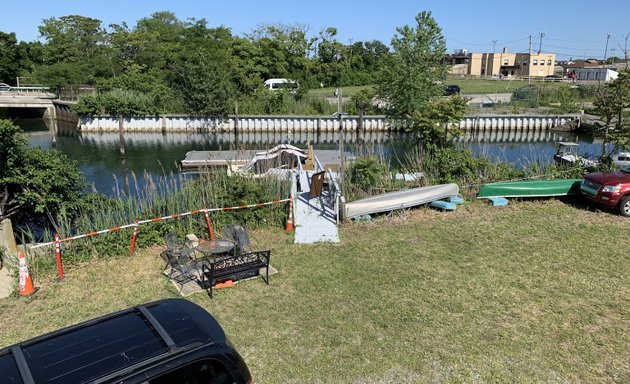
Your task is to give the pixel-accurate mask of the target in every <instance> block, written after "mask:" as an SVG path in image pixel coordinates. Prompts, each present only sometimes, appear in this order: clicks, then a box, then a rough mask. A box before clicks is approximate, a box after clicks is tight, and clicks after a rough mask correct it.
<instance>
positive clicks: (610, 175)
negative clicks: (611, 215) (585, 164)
mask: <svg viewBox="0 0 630 384" xmlns="http://www.w3.org/2000/svg"><path fill="white" fill-rule="evenodd" d="M580 192H581V193H582V195H583V196H586V197H587V198H589V199H591V200H593V201H594V202H596V203H599V204H601V205H605V206H607V207H610V208H617V209H618V210H619V214H620V215H621V216H625V217H630V166H626V167H624V168H622V169H621V170H619V171H615V172H597V173H589V174H588V175H586V176H584V179H583V180H582V184H581V185H580Z"/></svg>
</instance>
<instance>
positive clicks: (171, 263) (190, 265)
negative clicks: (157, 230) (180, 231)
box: [161, 232, 199, 284]
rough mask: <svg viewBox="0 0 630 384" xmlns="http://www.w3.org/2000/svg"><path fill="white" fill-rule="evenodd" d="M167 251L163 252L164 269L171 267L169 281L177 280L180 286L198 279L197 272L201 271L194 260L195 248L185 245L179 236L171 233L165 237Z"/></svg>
mask: <svg viewBox="0 0 630 384" xmlns="http://www.w3.org/2000/svg"><path fill="white" fill-rule="evenodd" d="M164 243H165V244H166V250H164V252H162V254H161V256H162V259H164V261H165V262H166V265H165V266H164V269H166V268H168V267H170V268H171V270H170V272H169V274H168V277H169V279H173V278H174V279H175V280H176V281H177V282H178V283H180V284H185V283H187V282H188V281H193V280H196V279H197V276H196V275H195V272H196V271H197V270H198V269H199V266H198V265H197V264H198V261H197V260H195V259H194V257H193V256H194V252H195V249H194V248H188V247H186V246H185V245H184V242H183V241H181V240H180V239H179V238H178V237H177V234H176V233H174V232H169V233H167V234H166V235H165V236H164Z"/></svg>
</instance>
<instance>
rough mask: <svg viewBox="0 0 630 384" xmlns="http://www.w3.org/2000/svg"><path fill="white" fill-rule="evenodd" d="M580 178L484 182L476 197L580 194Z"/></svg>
mask: <svg viewBox="0 0 630 384" xmlns="http://www.w3.org/2000/svg"><path fill="white" fill-rule="evenodd" d="M581 182H582V179H555V180H526V181H509V182H502V183H491V184H484V185H482V186H481V188H480V189H479V193H478V194H477V198H478V199H488V198H491V197H550V196H567V195H578V194H580V183H581Z"/></svg>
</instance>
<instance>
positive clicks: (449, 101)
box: [411, 96, 469, 149]
mask: <svg viewBox="0 0 630 384" xmlns="http://www.w3.org/2000/svg"><path fill="white" fill-rule="evenodd" d="M468 100H469V99H467V98H464V97H460V96H450V97H437V98H434V99H432V100H431V101H430V102H429V103H428V104H426V105H425V107H424V108H422V109H420V110H418V111H416V112H415V113H414V114H413V115H412V116H411V118H412V121H413V122H414V124H413V125H412V127H413V129H414V130H415V131H416V132H417V133H418V136H419V139H420V143H421V145H422V146H424V147H425V148H426V149H435V148H436V147H443V146H448V145H450V144H451V143H452V142H453V139H454V138H456V137H457V136H459V130H458V129H449V127H450V126H451V125H455V124H457V123H459V122H460V120H461V119H462V117H464V115H465V114H466V112H467V111H468Z"/></svg>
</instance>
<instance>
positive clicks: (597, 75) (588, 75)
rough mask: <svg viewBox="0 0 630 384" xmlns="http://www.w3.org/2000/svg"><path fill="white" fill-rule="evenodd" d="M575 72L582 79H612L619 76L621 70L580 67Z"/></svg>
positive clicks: (578, 78)
mask: <svg viewBox="0 0 630 384" xmlns="http://www.w3.org/2000/svg"><path fill="white" fill-rule="evenodd" d="M575 74H576V77H577V80H582V81H588V80H592V81H612V80H615V79H616V78H617V77H618V76H619V72H617V71H613V70H612V69H608V68H578V69H576V70H575Z"/></svg>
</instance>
